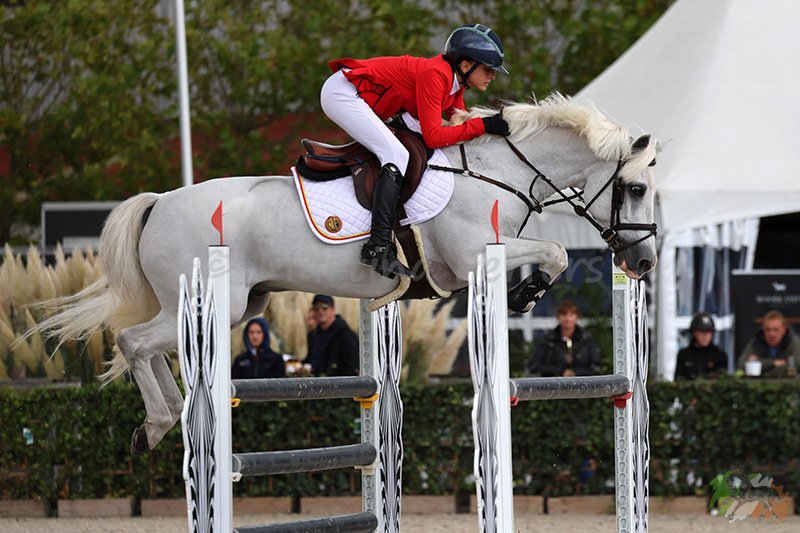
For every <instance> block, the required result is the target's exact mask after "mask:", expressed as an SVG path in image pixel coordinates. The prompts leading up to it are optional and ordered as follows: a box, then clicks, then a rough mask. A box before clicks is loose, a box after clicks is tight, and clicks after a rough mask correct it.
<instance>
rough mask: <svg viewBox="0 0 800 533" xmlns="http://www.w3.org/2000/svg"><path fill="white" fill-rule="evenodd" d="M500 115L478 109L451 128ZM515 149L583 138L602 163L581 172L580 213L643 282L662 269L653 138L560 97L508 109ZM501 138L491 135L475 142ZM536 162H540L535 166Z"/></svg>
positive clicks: (459, 117)
mask: <svg viewBox="0 0 800 533" xmlns="http://www.w3.org/2000/svg"><path fill="white" fill-rule="evenodd" d="M497 112H498V110H496V109H489V108H482V107H474V108H472V109H471V110H470V112H469V113H467V112H457V113H456V114H455V115H454V116H453V117H452V118H451V123H453V124H458V123H462V122H464V121H465V120H467V119H469V118H472V117H476V116H477V117H481V116H487V115H492V114H496V113H497ZM502 113H503V118H504V119H505V120H506V121H507V122H508V124H509V129H510V131H511V135H510V136H509V139H510V140H511V141H512V142H513V143H520V144H521V145H522V144H523V143H525V141H528V143H530V142H537V141H535V140H534V139H533V138H534V137H536V136H537V135H538V134H539V133H541V132H543V131H544V130H546V129H548V128H553V127H556V128H563V129H565V130H568V131H571V132H572V133H573V134H575V135H577V136H578V137H580V138H582V139H583V140H584V141H585V143H586V146H587V147H588V149H589V151H590V152H591V154H593V157H591V159H593V160H594V161H595V162H596V163H595V164H590V165H589V166H588V167H587V168H586V169H585V170H583V171H582V172H581V174H582V176H583V178H585V181H582V182H581V184H580V187H581V188H582V189H583V200H584V202H585V203H584V205H583V206H577V207H576V208H575V211H576V213H577V214H578V215H580V216H584V217H585V218H587V219H588V220H589V222H590V223H592V224H593V225H594V226H595V227H596V228H597V229H598V231H600V232H601V235H602V237H603V238H604V239H605V240H606V242H608V243H609V247H610V248H611V249H612V250H613V251H614V253H615V255H614V262H615V264H616V265H617V266H618V267H620V268H621V269H622V270H624V271H625V273H626V274H627V275H628V276H629V277H631V278H634V279H638V278H639V277H641V276H642V275H644V274H645V273H647V272H649V271H650V270H652V269H653V268H654V267H655V265H656V245H655V224H654V223H653V221H654V203H655V184H654V181H653V172H652V169H651V167H652V166H653V164H654V163H655V156H656V151H657V143H656V142H655V141H654V140H652V139H651V138H650V136H649V135H642V136H640V137H639V138H638V139H636V140H634V139H633V138H632V137H631V135H630V133H629V132H628V129H627V128H626V127H624V126H622V125H620V124H618V123H616V122H614V121H612V120H611V119H609V118H608V117H607V116H606V115H605V114H603V113H601V112H600V111H599V110H598V109H597V108H595V107H594V106H591V105H585V104H581V103H578V102H576V101H574V100H571V99H569V98H567V97H565V96H562V95H560V94H557V93H556V94H553V95H551V96H549V97H548V98H546V99H545V100H543V101H542V102H540V103H539V104H537V105H534V104H526V103H509V104H506V105H505V106H504V107H503V109H502ZM492 139H495V140H496V139H497V137H494V136H491V135H485V136H482V137H479V138H477V139H475V140H474V141H473V142H478V143H481V142H487V141H491V140H492ZM534 162H535V161H534Z"/></svg>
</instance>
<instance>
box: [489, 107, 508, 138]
mask: <svg viewBox="0 0 800 533" xmlns="http://www.w3.org/2000/svg"><path fill="white" fill-rule="evenodd" d="M483 127H484V129H485V130H486V133H491V134H492V135H502V136H503V137H506V136H507V135H509V134H510V133H511V132H510V131H508V122H506V121H505V120H504V119H503V117H501V116H500V114H499V113H498V114H497V115H492V116H491V117H483Z"/></svg>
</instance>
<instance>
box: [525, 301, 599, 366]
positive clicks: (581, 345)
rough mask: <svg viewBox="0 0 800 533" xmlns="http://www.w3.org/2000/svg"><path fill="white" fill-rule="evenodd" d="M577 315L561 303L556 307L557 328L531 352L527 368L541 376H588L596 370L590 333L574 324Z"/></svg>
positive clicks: (574, 309)
mask: <svg viewBox="0 0 800 533" xmlns="http://www.w3.org/2000/svg"><path fill="white" fill-rule="evenodd" d="M579 317H580V312H579V311H578V306H576V305H575V303H573V302H571V301H569V300H565V301H564V302H562V303H561V305H559V306H558V310H557V312H556V318H557V319H558V326H556V327H555V329H553V330H552V331H550V332H549V333H547V335H546V336H545V337H544V339H543V340H542V341H540V342H539V343H538V344H537V346H536V348H535V349H534V352H533V358H532V359H531V363H530V366H529V369H530V371H531V373H532V374H536V375H541V376H591V375H593V374H597V373H598V372H599V371H600V365H601V361H600V351H599V350H598V348H597V344H595V342H594V339H593V338H592V336H591V334H590V333H589V332H588V331H586V330H584V329H583V328H581V327H580V326H579V325H578V318H579Z"/></svg>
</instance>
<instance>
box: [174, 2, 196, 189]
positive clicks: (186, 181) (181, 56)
mask: <svg viewBox="0 0 800 533" xmlns="http://www.w3.org/2000/svg"><path fill="white" fill-rule="evenodd" d="M175 41H176V44H177V49H178V95H179V98H180V116H181V118H180V120H181V162H182V167H183V186H184V187H188V186H189V185H192V184H193V183H194V177H193V176H192V128H191V124H190V120H191V119H190V117H189V72H188V67H187V61H186V25H185V22H184V15H183V0H175Z"/></svg>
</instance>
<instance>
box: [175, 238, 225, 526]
mask: <svg viewBox="0 0 800 533" xmlns="http://www.w3.org/2000/svg"><path fill="white" fill-rule="evenodd" d="M200 271H201V269H200V261H199V259H195V267H194V269H193V274H192V285H191V293H190V291H189V287H187V283H186V276H184V275H181V277H180V285H181V291H180V302H179V308H180V309H181V310H182V312H181V314H180V318H179V320H178V338H179V339H182V342H181V343H179V346H178V351H179V354H180V363H181V375H182V376H183V384H184V388H185V389H186V399H185V402H184V406H183V412H182V413H181V423H182V425H183V443H184V448H185V450H186V451H185V452H184V459H183V478H184V480H185V481H186V502H187V516H188V521H189V531H190V532H198V533H201V532H202V533H205V532H211V531H232V530H233V508H232V505H233V494H232V492H233V489H232V486H231V481H232V479H231V453H232V447H231V395H230V376H231V374H230V372H231V369H230V363H231V357H230V303H229V300H230V262H229V249H228V247H227V246H209V248H208V285H209V286H208V292H207V294H206V297H205V301H203V282H202V276H201V274H200ZM198 307H201V309H198ZM198 311H201V312H198ZM198 316H202V321H200V322H198V320H197V317H198Z"/></svg>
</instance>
